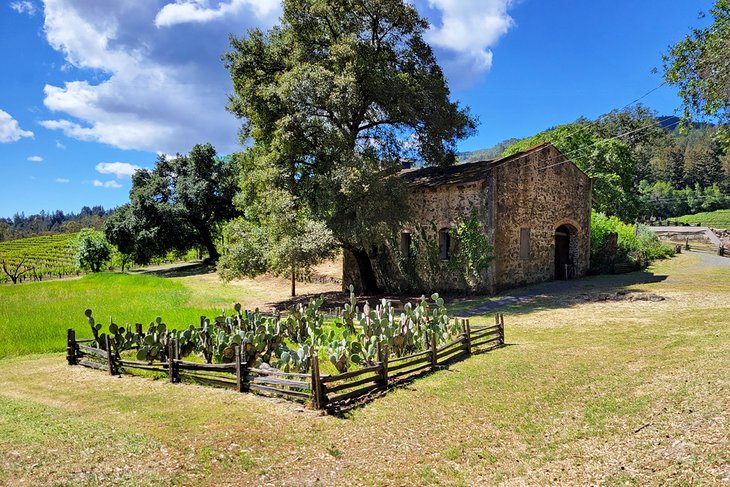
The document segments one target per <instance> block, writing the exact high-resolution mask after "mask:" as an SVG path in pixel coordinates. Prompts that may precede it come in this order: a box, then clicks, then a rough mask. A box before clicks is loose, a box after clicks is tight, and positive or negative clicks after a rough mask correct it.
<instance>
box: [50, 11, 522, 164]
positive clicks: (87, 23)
mask: <svg viewBox="0 0 730 487" xmlns="http://www.w3.org/2000/svg"><path fill="white" fill-rule="evenodd" d="M413 1H414V2H415V3H416V5H417V8H418V9H419V11H420V12H421V13H422V14H424V15H427V16H428V17H429V18H430V19H431V20H432V21H433V23H434V27H433V28H432V29H431V30H430V31H429V32H428V34H427V38H428V40H429V41H430V42H431V43H432V44H433V45H434V46H435V49H436V51H437V54H438V56H439V59H440V60H441V61H442V63H443V64H444V66H445V68H446V71H447V73H449V74H450V75H452V77H453V78H454V79H455V80H460V79H461V78H462V77H463V73H473V75H474V76H478V75H480V74H482V73H484V72H485V71H486V70H488V69H489V67H490V66H491V63H492V52H491V49H492V48H493V46H494V44H495V43H496V42H497V41H498V39H499V38H500V37H501V36H503V35H504V34H505V33H506V32H507V31H509V29H510V28H511V27H512V26H513V21H512V19H511V17H510V16H509V15H508V13H507V11H508V9H509V8H510V6H511V5H512V3H513V2H516V1H518V0H413ZM43 2H44V7H45V8H44V10H43V12H44V15H45V22H44V32H45V35H46V39H47V41H48V43H49V44H50V45H51V47H53V48H54V49H55V50H57V51H58V52H60V53H61V54H62V55H63V57H64V62H65V63H66V64H65V65H64V66H66V67H68V66H71V67H72V68H71V69H68V70H59V71H58V72H57V74H58V75H59V76H62V77H63V78H62V79H64V81H63V82H56V83H54V84H48V85H47V86H46V87H45V88H44V92H45V98H44V104H45V106H46V107H47V108H48V109H49V110H51V111H53V112H55V113H54V115H52V116H50V117H48V118H47V119H45V120H42V121H41V125H42V126H43V127H45V128H47V129H49V130H57V131H59V132H62V133H63V134H64V135H66V136H67V137H70V138H74V139H79V140H84V141H94V142H100V143H104V144H109V145H111V146H114V147H118V148H122V149H136V150H146V151H151V152H156V153H165V154H175V153H177V152H187V151H189V150H190V148H191V147H192V145H193V144H195V143H202V142H211V143H212V144H213V145H214V146H216V148H217V149H218V151H219V152H221V153H227V152H230V151H232V150H236V149H237V148H238V141H237V130H238V127H239V126H240V123H239V121H238V120H237V119H236V118H235V117H234V116H233V115H231V114H230V113H228V112H226V110H225V106H226V105H227V103H228V99H227V95H228V94H229V93H230V92H232V86H231V81H230V75H229V73H228V71H227V70H226V69H225V67H224V66H223V63H222V61H221V59H220V56H221V55H222V54H223V53H225V52H226V51H228V50H229V49H230V46H229V44H228V36H229V34H231V33H232V34H234V35H244V34H245V33H246V32H247V31H248V30H249V29H250V28H252V27H260V28H262V29H267V28H269V27H271V26H272V25H274V24H275V23H276V21H277V18H278V16H279V14H280V13H281V6H280V4H279V0H176V1H173V0H118V1H113V2H112V1H105V2H101V1H99V0H43ZM39 10H40V9H39ZM72 76H73V77H72Z"/></svg>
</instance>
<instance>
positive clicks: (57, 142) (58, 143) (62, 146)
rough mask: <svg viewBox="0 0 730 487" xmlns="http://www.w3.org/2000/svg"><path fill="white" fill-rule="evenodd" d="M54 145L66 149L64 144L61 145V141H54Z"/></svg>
mask: <svg viewBox="0 0 730 487" xmlns="http://www.w3.org/2000/svg"><path fill="white" fill-rule="evenodd" d="M56 147H57V148H59V149H61V150H66V146H65V145H63V144H62V143H61V141H59V140H57V141H56Z"/></svg>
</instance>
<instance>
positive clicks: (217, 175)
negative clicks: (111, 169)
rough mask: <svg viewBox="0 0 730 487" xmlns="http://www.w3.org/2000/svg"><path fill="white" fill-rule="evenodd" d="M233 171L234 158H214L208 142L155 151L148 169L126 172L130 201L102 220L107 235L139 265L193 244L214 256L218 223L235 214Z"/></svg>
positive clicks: (235, 170) (234, 178)
mask: <svg viewBox="0 0 730 487" xmlns="http://www.w3.org/2000/svg"><path fill="white" fill-rule="evenodd" d="M236 174H237V168H236V164H235V161H233V160H232V159H231V158H220V157H218V156H217V155H216V151H215V149H214V148H213V146H212V145H210V144H204V145H201V144H198V145H196V146H194V147H193V149H192V150H191V151H190V154H177V156H175V157H174V158H170V157H167V156H164V155H161V156H159V157H158V159H157V164H156V165H155V167H154V169H152V170H151V171H149V170H145V169H142V170H138V171H137V172H136V173H135V174H134V175H133V176H132V189H131V190H130V192H129V199H130V202H129V203H127V204H125V205H122V206H121V207H119V208H118V209H117V210H116V211H115V213H114V214H113V215H112V216H111V217H109V219H108V220H107V223H106V227H105V230H104V231H105V234H106V236H107V239H108V240H109V241H110V242H111V243H113V244H114V245H116V246H117V248H118V249H119V251H120V252H122V253H123V254H127V255H130V256H131V257H132V259H133V260H134V261H135V262H137V263H139V264H146V263H148V262H149V261H150V260H151V259H152V258H153V257H156V256H163V255H165V254H166V253H167V252H169V251H171V250H178V251H186V250H189V249H191V248H195V247H202V248H204V249H205V250H207V252H208V255H209V258H210V260H211V261H212V262H215V261H217V260H218V257H219V254H218V250H217V248H216V243H215V240H216V235H217V234H218V231H219V229H218V227H219V225H221V224H222V223H223V222H224V221H226V220H228V219H230V218H233V217H234V216H236V214H237V212H236V209H235V207H234V205H233V197H234V195H235V193H236V188H237V185H236Z"/></svg>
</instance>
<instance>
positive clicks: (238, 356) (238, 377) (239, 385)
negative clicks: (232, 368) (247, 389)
mask: <svg viewBox="0 0 730 487" xmlns="http://www.w3.org/2000/svg"><path fill="white" fill-rule="evenodd" d="M233 350H234V352H235V355H236V358H235V360H236V388H237V389H238V392H243V371H242V370H241V359H242V357H241V345H234V346H233Z"/></svg>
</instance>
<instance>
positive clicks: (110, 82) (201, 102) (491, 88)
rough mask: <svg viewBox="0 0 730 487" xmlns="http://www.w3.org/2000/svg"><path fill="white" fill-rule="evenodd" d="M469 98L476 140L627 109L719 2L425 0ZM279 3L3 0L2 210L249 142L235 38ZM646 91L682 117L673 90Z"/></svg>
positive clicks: (108, 188)
mask: <svg viewBox="0 0 730 487" xmlns="http://www.w3.org/2000/svg"><path fill="white" fill-rule="evenodd" d="M415 3H416V6H417V7H418V9H419V11H421V13H422V14H423V15H425V16H426V17H428V18H429V19H430V20H431V22H432V24H433V28H432V30H431V31H430V32H429V34H428V40H429V42H431V44H432V45H433V46H434V48H435V50H436V53H437V55H438V57H439V60H440V61H441V63H442V64H443V66H444V67H445V70H446V73H447V75H448V76H449V81H450V84H451V87H452V92H453V96H454V98H455V99H458V100H459V101H460V102H461V103H462V104H465V105H469V106H470V107H471V109H472V112H473V113H474V114H475V115H476V116H477V117H478V118H479V119H480V121H481V125H480V127H479V133H478V135H476V136H475V137H473V138H471V139H469V140H465V141H463V142H462V143H461V144H460V149H462V150H473V149H479V148H483V147H488V146H491V145H494V144H495V143H497V142H499V141H501V140H503V139H506V138H509V137H524V136H529V135H532V134H534V133H535V132H538V131H540V130H544V129H545V128H547V127H550V126H553V125H557V124H561V123H567V122H571V121H573V120H575V119H576V118H578V117H580V116H586V117H589V118H594V117H596V116H598V115H601V114H603V113H606V112H608V111H610V110H611V109H614V108H620V107H622V106H623V105H625V104H627V103H629V102H631V101H632V100H634V99H636V98H637V97H639V96H641V95H643V94H644V93H646V92H647V91H649V90H651V89H652V88H654V87H656V86H658V85H659V84H660V83H661V78H660V75H658V74H652V73H651V70H652V68H654V67H657V68H660V67H661V55H662V53H664V52H666V50H667V48H668V46H669V45H671V44H672V43H674V42H676V41H677V40H679V39H680V38H682V37H683V36H684V35H685V34H686V33H688V32H689V29H690V28H691V27H694V26H700V25H703V23H706V22H707V21H706V20H699V19H698V13H699V12H700V11H702V10H705V11H706V10H707V9H708V8H709V7H710V6H711V4H712V2H711V1H709V0H690V1H688V0H641V1H636V0H593V1H581V2H579V1H575V0H572V1H568V0H551V1H544V0H519V1H514V0H416V2H415ZM278 13H279V5H278V1H277V0H225V1H218V0H177V1H175V0H104V1H101V0H43V1H41V0H10V1H9V0H0V63H1V65H2V66H3V69H2V72H0V181H2V189H1V190H0V216H11V215H12V214H14V213H15V212H21V211H22V212H25V213H26V214H29V213H36V212H39V211H40V210H55V209H61V210H64V211H78V210H79V209H80V208H81V206H83V205H88V206H93V205H103V206H105V207H114V206H117V205H120V204H122V203H124V202H125V201H127V199H128V192H129V188H130V180H129V175H130V173H131V172H132V171H133V170H134V169H135V168H137V167H151V166H152V165H154V161H155V158H156V157H157V154H162V153H164V154H174V153H176V152H187V151H189V150H190V148H191V146H192V145H194V144H195V143H198V142H212V143H213V144H214V145H215V146H216V147H217V149H218V151H219V153H221V154H222V153H228V152H231V151H234V150H237V148H238V145H237V139H236V129H237V126H238V123H237V121H236V120H235V119H234V118H233V117H232V116H231V115H230V114H228V113H227V112H226V111H225V108H224V107H225V103H226V96H227V93H229V92H230V90H231V87H230V80H229V78H228V73H227V72H226V71H225V69H224V68H223V66H222V63H221V62H220V60H219V58H220V55H221V54H222V53H223V52H225V51H226V50H227V38H228V34H229V33H235V34H237V35H241V34H243V33H244V32H245V31H246V29H248V28H250V27H253V26H259V27H262V28H266V27H269V26H271V25H273V24H274V23H275V22H276V19H277V17H278ZM643 102H644V103H645V104H646V105H648V106H650V107H652V108H654V109H656V110H657V111H659V112H660V113H661V114H667V115H668V114H672V113H674V111H675V110H676V109H677V108H678V106H679V100H678V98H677V96H676V93H675V91H674V90H673V89H672V88H671V87H663V88H661V89H660V90H657V91H656V92H655V93H652V94H651V95H650V96H648V97H647V98H646V99H645V100H643Z"/></svg>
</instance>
